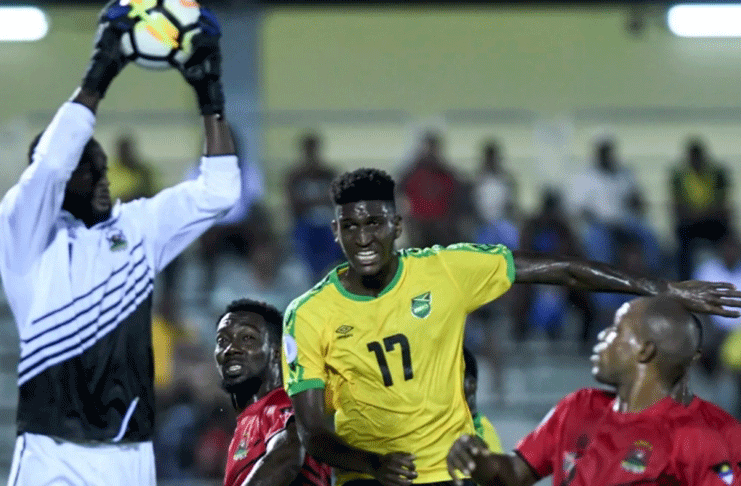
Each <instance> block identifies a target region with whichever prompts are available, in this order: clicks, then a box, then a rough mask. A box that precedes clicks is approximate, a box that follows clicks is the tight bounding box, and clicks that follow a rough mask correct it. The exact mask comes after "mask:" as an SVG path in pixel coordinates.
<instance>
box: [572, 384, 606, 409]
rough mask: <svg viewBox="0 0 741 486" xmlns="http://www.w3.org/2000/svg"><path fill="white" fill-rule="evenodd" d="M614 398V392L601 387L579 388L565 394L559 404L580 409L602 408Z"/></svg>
mask: <svg viewBox="0 0 741 486" xmlns="http://www.w3.org/2000/svg"><path fill="white" fill-rule="evenodd" d="M613 400H615V393H614V392H611V391H607V390H603V389H601V388H581V389H579V390H576V391H574V392H571V393H569V394H568V395H566V396H565V397H564V398H563V399H561V401H560V402H559V406H561V407H565V408H573V409H578V410H582V411H587V410H596V409H598V410H603V409H604V408H605V407H607V406H609V405H610V404H611V403H612V402H613Z"/></svg>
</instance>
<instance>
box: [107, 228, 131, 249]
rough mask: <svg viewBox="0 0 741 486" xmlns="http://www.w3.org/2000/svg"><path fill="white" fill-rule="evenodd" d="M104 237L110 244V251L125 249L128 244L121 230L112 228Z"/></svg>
mask: <svg viewBox="0 0 741 486" xmlns="http://www.w3.org/2000/svg"><path fill="white" fill-rule="evenodd" d="M106 238H107V239H108V243H109V244H110V249H111V251H121V250H125V249H126V247H127V246H129V244H128V242H127V241H126V238H125V237H124V235H123V232H122V231H121V230H118V229H114V230H112V231H110V232H109V233H108V235H106Z"/></svg>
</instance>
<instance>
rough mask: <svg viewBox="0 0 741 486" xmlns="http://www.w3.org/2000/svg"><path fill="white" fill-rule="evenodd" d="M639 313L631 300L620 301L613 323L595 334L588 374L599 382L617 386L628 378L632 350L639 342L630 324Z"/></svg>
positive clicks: (630, 368) (631, 362)
mask: <svg viewBox="0 0 741 486" xmlns="http://www.w3.org/2000/svg"><path fill="white" fill-rule="evenodd" d="M639 312H640V310H639V309H638V305H636V304H635V303H633V304H631V303H625V304H623V305H622V306H621V307H620V308H619V309H618V310H617V312H615V320H614V321H613V324H612V325H611V326H610V327H608V328H606V329H604V330H603V331H602V332H600V333H599V335H598V337H597V344H596V345H595V346H594V349H593V354H592V356H591V361H592V374H593V375H594V377H595V379H596V380H597V381H599V382H600V383H604V384H606V385H613V386H618V385H620V384H622V383H623V382H624V381H625V380H626V379H629V378H628V377H629V375H630V373H631V371H632V369H633V367H632V364H633V363H634V360H633V354H634V350H635V349H636V346H637V345H638V344H639V343H638V339H637V338H636V336H635V334H634V333H633V330H632V326H631V324H632V323H633V322H634V321H635V319H636V318H637V317H638V314H639Z"/></svg>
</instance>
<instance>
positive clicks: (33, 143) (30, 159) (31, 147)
mask: <svg viewBox="0 0 741 486" xmlns="http://www.w3.org/2000/svg"><path fill="white" fill-rule="evenodd" d="M43 134H44V132H39V133H38V134H37V135H36V136H35V137H33V140H31V144H30V145H29V146H28V165H31V164H32V163H33V153H34V151H35V150H36V147H37V146H38V145H39V140H41V135H43Z"/></svg>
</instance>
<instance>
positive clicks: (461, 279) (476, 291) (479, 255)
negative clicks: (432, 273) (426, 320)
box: [440, 243, 515, 312]
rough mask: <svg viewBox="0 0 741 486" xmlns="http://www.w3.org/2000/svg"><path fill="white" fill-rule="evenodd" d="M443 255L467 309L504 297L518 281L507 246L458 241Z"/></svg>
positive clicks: (470, 309) (471, 309)
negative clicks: (516, 280)
mask: <svg viewBox="0 0 741 486" xmlns="http://www.w3.org/2000/svg"><path fill="white" fill-rule="evenodd" d="M440 255H441V257H442V258H443V260H444V263H445V265H446V266H447V267H448V269H449V270H450V273H451V275H452V278H453V279H454V280H455V282H456V284H457V285H458V287H459V288H460V291H461V293H462V295H463V297H464V299H465V305H466V309H465V310H466V312H471V311H473V310H475V309H478V308H479V307H481V306H482V305H484V304H486V303H487V302H491V301H492V300H494V299H496V298H497V297H499V296H501V295H502V294H504V293H505V292H506V291H507V290H509V288H510V287H511V286H512V283H514V281H515V264H514V260H513V258H512V252H511V251H510V249H509V248H507V247H506V246H504V245H482V244H475V243H457V244H455V245H450V246H448V247H446V248H445V249H443V250H442V251H441V252H440Z"/></svg>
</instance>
